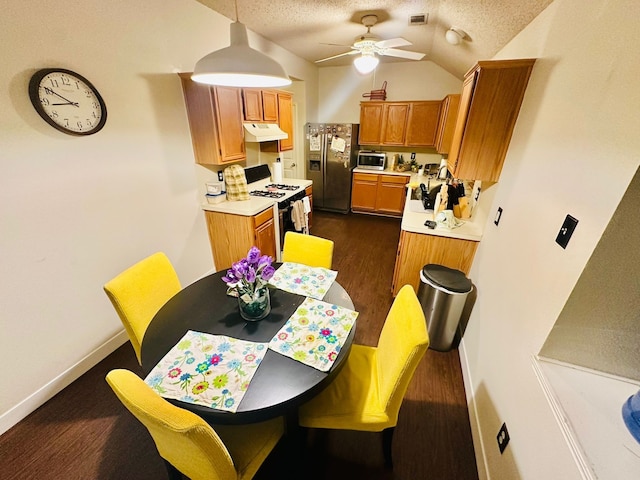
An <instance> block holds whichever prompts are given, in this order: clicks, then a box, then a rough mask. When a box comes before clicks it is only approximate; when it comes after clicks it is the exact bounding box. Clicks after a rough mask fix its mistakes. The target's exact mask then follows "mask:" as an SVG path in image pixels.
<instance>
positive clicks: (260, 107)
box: [242, 88, 278, 123]
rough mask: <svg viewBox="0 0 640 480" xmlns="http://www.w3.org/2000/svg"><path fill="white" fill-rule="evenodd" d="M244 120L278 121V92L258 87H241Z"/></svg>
mask: <svg viewBox="0 0 640 480" xmlns="http://www.w3.org/2000/svg"><path fill="white" fill-rule="evenodd" d="M242 101H243V105H244V120H245V121H246V122H269V123H278V93H277V92H276V91H271V90H261V89H259V88H243V89H242Z"/></svg>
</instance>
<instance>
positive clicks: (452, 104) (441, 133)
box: [436, 94, 460, 154]
mask: <svg viewBox="0 0 640 480" xmlns="http://www.w3.org/2000/svg"><path fill="white" fill-rule="evenodd" d="M459 106H460V95H458V94H454V95H447V96H446V97H445V98H444V99H443V100H442V105H441V106H440V116H439V119H438V133H437V134H436V151H437V152H438V153H442V154H447V153H449V151H450V150H451V139H452V138H453V132H454V131H455V128H456V118H457V116H458V107H459Z"/></svg>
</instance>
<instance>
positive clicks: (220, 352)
mask: <svg viewBox="0 0 640 480" xmlns="http://www.w3.org/2000/svg"><path fill="white" fill-rule="evenodd" d="M267 347H268V344H267V343H256V342H248V341H246V340H238V339H236V338H232V337H227V336H224V335H211V334H208V333H201V332H194V331H192V330H189V331H188V332H187V333H186V334H185V335H184V337H182V339H181V340H180V341H179V342H178V343H177V344H176V345H175V346H174V347H173V348H172V349H171V350H169V352H168V353H167V354H166V355H165V356H164V358H163V359H162V360H160V362H159V363H158V364H157V365H156V366H155V367H154V368H153V370H151V372H150V373H149V375H147V377H146V378H145V379H144V381H145V382H146V383H147V385H149V386H150V387H151V388H153V389H154V390H155V391H156V392H158V393H159V394H160V395H161V396H162V397H165V398H173V399H176V400H180V401H182V402H188V403H195V404H198V405H206V406H208V407H211V408H216V409H218V410H227V411H229V412H235V411H236V410H237V409H238V405H239V404H240V401H241V400H242V397H243V396H244V394H245V393H246V391H247V388H249V382H251V379H252V378H253V375H254V374H255V372H256V370H257V368H258V366H259V365H260V362H261V361H262V359H263V357H264V355H265V354H266V353H267Z"/></svg>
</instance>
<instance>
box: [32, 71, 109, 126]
mask: <svg viewBox="0 0 640 480" xmlns="http://www.w3.org/2000/svg"><path fill="white" fill-rule="evenodd" d="M29 98H30V99H31V103H32V104H33V106H34V108H35V109H36V111H37V112H38V114H40V116H41V117H42V118H43V119H44V120H45V121H46V122H47V123H48V124H49V125H51V126H52V127H54V128H56V129H58V130H60V131H62V132H64V133H68V134H70V135H91V134H92V133H96V132H97V131H99V130H100V129H101V128H102V127H104V124H105V122H106V121H107V108H106V106H105V104H104V101H103V100H102V97H101V96H100V94H99V93H98V91H97V90H96V88H95V87H94V86H93V85H91V83H90V82H89V80H87V79H86V78H84V77H83V76H82V75H78V74H77V73H75V72H72V71H70V70H64V69H61V68H46V69H43V70H39V71H37V72H36V73H35V74H34V75H33V76H32V77H31V81H30V82H29Z"/></svg>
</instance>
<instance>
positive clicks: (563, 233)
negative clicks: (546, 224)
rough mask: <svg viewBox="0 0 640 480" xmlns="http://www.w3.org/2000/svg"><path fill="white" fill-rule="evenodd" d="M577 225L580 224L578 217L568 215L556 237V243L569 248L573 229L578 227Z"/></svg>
mask: <svg viewBox="0 0 640 480" xmlns="http://www.w3.org/2000/svg"><path fill="white" fill-rule="evenodd" d="M576 225H578V219H577V218H574V217H572V216H571V215H567V217H566V218H565V219H564V223H563V224H562V227H560V231H559V232H558V236H557V237H556V243H557V244H558V245H560V246H561V247H562V248H567V244H568V243H569V239H570V238H571V235H573V231H574V230H575V229H576Z"/></svg>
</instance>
